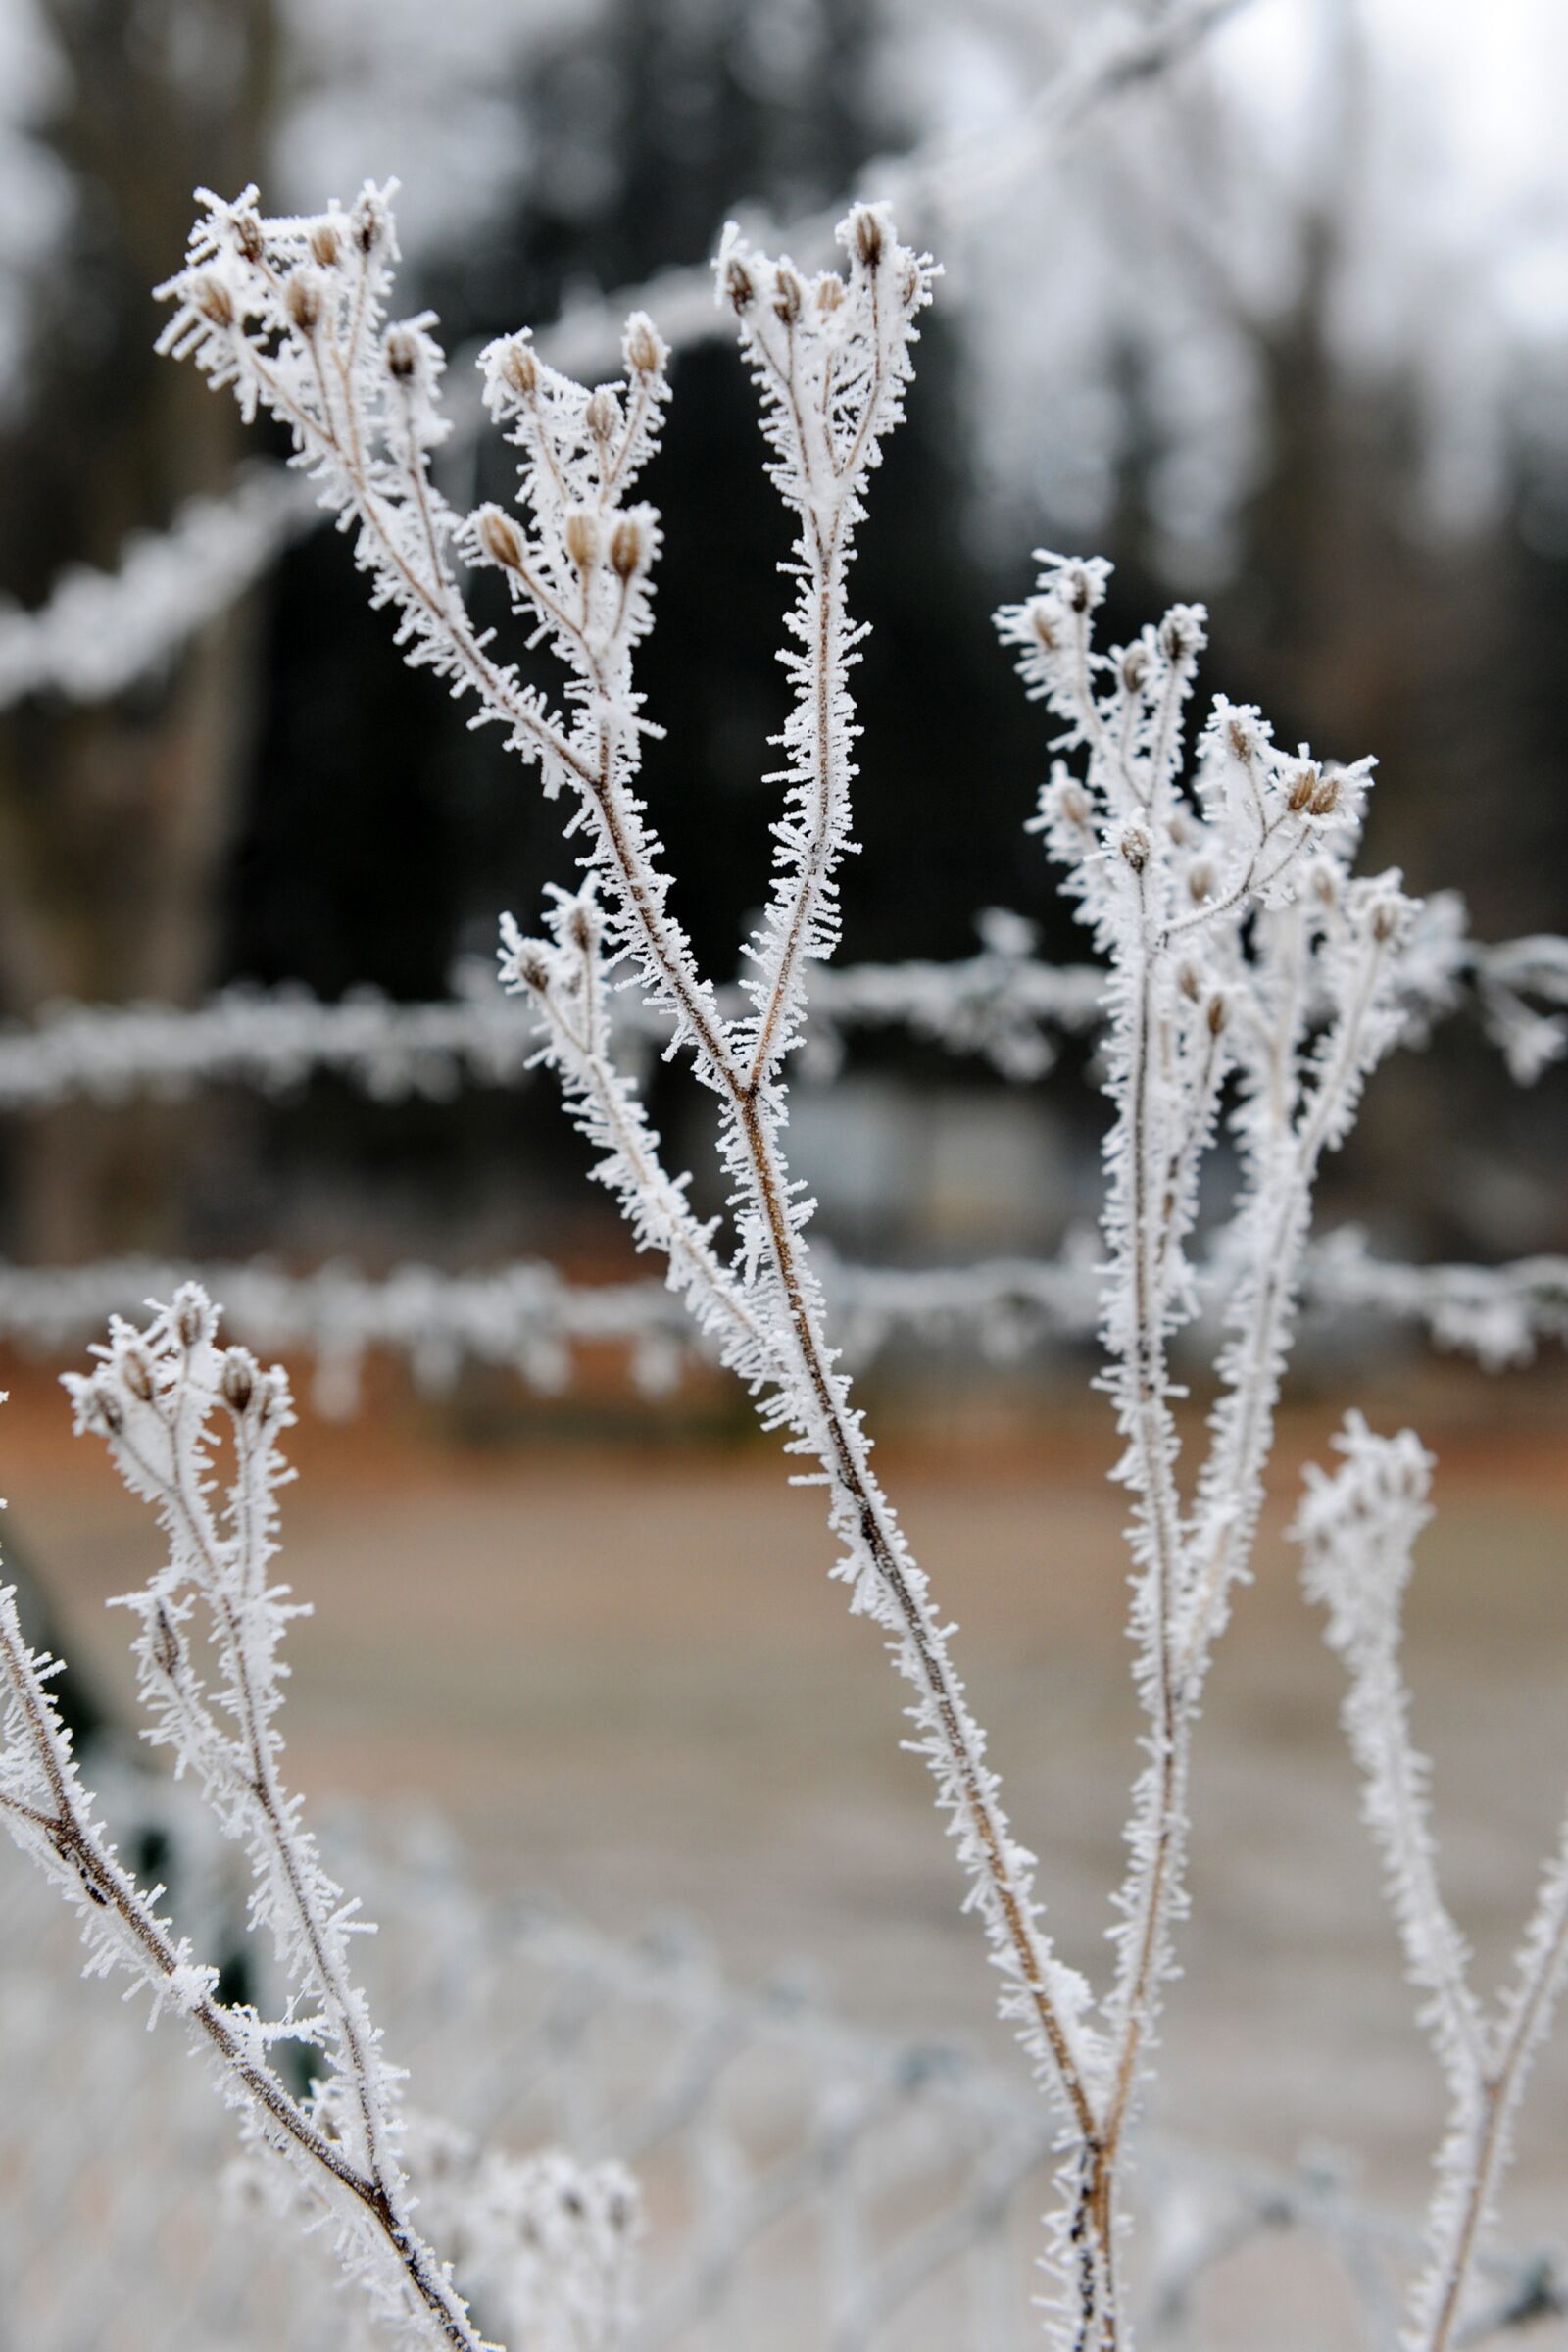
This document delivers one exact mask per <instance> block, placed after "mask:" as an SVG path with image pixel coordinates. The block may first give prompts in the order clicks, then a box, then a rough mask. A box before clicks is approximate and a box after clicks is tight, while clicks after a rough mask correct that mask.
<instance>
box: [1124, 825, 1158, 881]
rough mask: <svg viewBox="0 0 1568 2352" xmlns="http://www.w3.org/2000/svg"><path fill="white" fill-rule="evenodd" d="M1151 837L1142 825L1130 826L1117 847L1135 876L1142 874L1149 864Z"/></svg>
mask: <svg viewBox="0 0 1568 2352" xmlns="http://www.w3.org/2000/svg"><path fill="white" fill-rule="evenodd" d="M1150 846H1151V845H1150V839H1149V835H1148V834H1147V833H1146V832H1145V831H1144V828H1143V826H1142V825H1129V826H1128V827H1127V830H1126V831H1125V832H1124V833H1123V835H1122V837H1121V840H1120V842H1119V843H1118V844H1117V847H1118V848H1119V849H1120V851H1121V854H1122V856H1123V857H1124V858H1126V860H1127V862H1128V864H1129V865H1130V866H1131V867H1132V869H1133V872H1134V873H1135V874H1141V873H1142V872H1143V870H1144V868H1145V866H1146V865H1147V864H1148V863H1149V852H1150Z"/></svg>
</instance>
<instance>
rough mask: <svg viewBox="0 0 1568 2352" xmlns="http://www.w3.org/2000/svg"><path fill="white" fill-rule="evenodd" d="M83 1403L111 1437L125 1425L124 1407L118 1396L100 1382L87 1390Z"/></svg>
mask: <svg viewBox="0 0 1568 2352" xmlns="http://www.w3.org/2000/svg"><path fill="white" fill-rule="evenodd" d="M84 1401H85V1403H86V1406H87V1410H88V1412H89V1413H91V1414H92V1415H93V1416H94V1418H95V1419H97V1420H99V1421H101V1422H102V1424H103V1426H104V1428H105V1429H107V1430H108V1432H109V1434H110V1436H111V1437H118V1436H119V1435H120V1433H121V1431H122V1430H123V1428H124V1426H125V1415H124V1409H123V1406H122V1404H121V1401H120V1398H119V1397H117V1396H116V1395H115V1394H114V1392H113V1391H112V1390H110V1389H106V1388H104V1387H103V1386H102V1385H101V1384H100V1385H99V1386H96V1387H94V1388H91V1389H89V1390H88V1392H87V1395H86V1397H85V1400H84Z"/></svg>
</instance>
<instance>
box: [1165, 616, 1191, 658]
mask: <svg viewBox="0 0 1568 2352" xmlns="http://www.w3.org/2000/svg"><path fill="white" fill-rule="evenodd" d="M1159 650H1160V652H1161V653H1162V654H1163V655H1164V657H1165V659H1166V661H1167V662H1173V663H1180V662H1185V661H1186V660H1187V657H1188V655H1189V654H1191V653H1192V651H1193V637H1192V632H1191V630H1190V629H1189V628H1188V627H1187V624H1186V622H1185V621H1184V620H1183V619H1182V618H1181V617H1180V615H1179V614H1178V613H1166V615H1165V617H1164V619H1163V620H1162V621H1161V622H1160V624H1159Z"/></svg>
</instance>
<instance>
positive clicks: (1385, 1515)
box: [1295, 1413, 1568, 2352]
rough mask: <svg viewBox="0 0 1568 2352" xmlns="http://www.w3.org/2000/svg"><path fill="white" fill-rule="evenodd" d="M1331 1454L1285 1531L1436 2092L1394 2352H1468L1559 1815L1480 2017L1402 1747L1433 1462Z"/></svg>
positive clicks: (1564, 1907) (1555, 1938) (1564, 1903)
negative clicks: (1333, 1684)
mask: <svg viewBox="0 0 1568 2352" xmlns="http://www.w3.org/2000/svg"><path fill="white" fill-rule="evenodd" d="M1337 1444H1338V1446H1339V1448H1340V1450H1341V1452H1342V1453H1343V1454H1344V1455H1345V1457H1346V1458H1345V1464H1344V1467H1343V1468H1342V1469H1341V1470H1340V1471H1339V1472H1338V1473H1337V1474H1336V1475H1335V1476H1334V1477H1333V1478H1328V1477H1326V1476H1325V1475H1324V1474H1323V1472H1321V1471H1315V1470H1314V1471H1309V1472H1308V1478H1307V1490H1306V1495H1305V1498H1304V1500H1303V1502H1302V1504H1301V1508H1300V1512H1299V1516H1298V1519H1297V1523H1296V1529H1295V1533H1296V1537H1297V1540H1298V1541H1299V1544H1301V1546H1302V1550H1303V1553H1304V1565H1303V1576H1304V1580H1305V1584H1306V1589H1307V1592H1308V1593H1309V1594H1310V1595H1311V1597H1312V1598H1313V1599H1314V1600H1317V1601H1320V1602H1321V1603H1322V1604H1323V1606H1324V1607H1325V1608H1326V1610H1327V1612H1328V1624H1327V1628H1326V1634H1327V1639H1328V1642H1329V1644H1330V1646H1331V1647H1332V1648H1333V1649H1335V1650H1336V1651H1337V1652H1338V1653H1339V1655H1340V1656H1341V1657H1342V1658H1343V1659H1344V1661H1345V1664H1346V1668H1347V1670H1348V1674H1349V1677H1350V1689H1349V1694H1348V1697H1347V1699H1346V1702H1345V1728H1346V1733H1347V1736H1348V1740H1349V1743H1350V1748H1351V1751H1352V1753H1353V1755H1354V1757H1355V1760H1356V1763H1357V1764H1358V1765H1359V1767H1360V1769H1361V1774H1362V1778H1363V1782H1364V1795H1363V1811H1364V1813H1365V1817H1366V1822H1367V1826H1368V1828H1369V1829H1370V1830H1371V1832H1372V1835H1373V1838H1375V1839H1376V1841H1377V1845H1378V1849H1379V1852H1380V1853H1381V1855H1382V1858H1383V1865H1384V1876H1385V1881H1386V1885H1387V1888H1388V1895H1389V1901H1390V1904H1391V1906H1392V1908H1393V1911H1394V1915H1395V1919H1396V1921H1397V1925H1398V1930H1399V1936H1400V1938H1401V1941H1402V1943H1403V1945H1404V1956H1405V1965H1406V1968H1407V1970H1408V1973H1409V1977H1410V1982H1411V1984H1412V1985H1415V1987H1416V1989H1417V1990H1418V1991H1419V1992H1420V1993H1421V1995H1422V2010H1421V2022H1422V2024H1423V2025H1424V2026H1425V2027H1426V2029H1427V2031H1428V2033H1429V2034H1430V2035H1431V2038H1432V2045H1433V2048H1434V2050H1435V2051H1436V2053H1437V2057H1438V2061H1439V2063H1440V2065H1441V2066H1442V2068H1443V2072H1444V2076H1445V2079H1446V2083H1447V2087H1448V2098H1449V2113H1448V2126H1447V2131H1446V2136H1445V2139H1444V2142H1443V2147H1442V2150H1441V2152H1440V2154H1439V2158H1438V2185H1437V2189H1436V2191H1435V2194H1434V2196H1433V2200H1432V2210H1431V2217H1430V2221H1429V2224H1428V2233H1427V2235H1428V2260H1427V2263H1426V2266H1425V2268H1424V2270H1423V2271H1422V2273H1421V2276H1420V2278H1419V2279H1418V2280H1417V2283H1416V2286H1415V2290H1414V2293H1413V2295H1412V2298H1411V2304H1410V2311H1409V2317H1408V2322H1407V2325H1406V2327H1405V2330H1404V2333H1403V2335H1402V2337H1401V2342H1402V2343H1403V2345H1404V2346H1405V2347H1406V2352H1446V2348H1447V2347H1448V2346H1449V2345H1451V2344H1455V2343H1460V2342H1468V2341H1470V2340H1471V2338H1470V2336H1469V2334H1468V2333H1467V2331H1466V2323H1467V2322H1468V2321H1470V2320H1471V2319H1473V2318H1474V2317H1475V2308H1476V2304H1477V2302H1478V2300H1479V2296H1478V2288H1477V2281H1476V2279H1475V2278H1474V2271H1475V2265H1476V2258H1477V2254H1478V2251H1479V2248H1480V2243H1481V2240H1482V2237H1483V2235H1484V2233H1485V2232H1486V2230H1487V2229H1488V2228H1489V2227H1490V2225H1491V2224H1492V2222H1493V2220H1494V2218H1495V2215H1494V2208H1495V2197H1496V2192H1497V2188H1498V2184H1499V2182H1500V2180H1501V2177H1502V2174H1503V2171H1504V2169H1505V2167H1506V2165H1507V2162H1508V2158H1509V2154H1510V2152H1511V2147H1510V2143H1511V2137H1512V2131H1513V2124H1514V2118H1515V2115H1516V2113H1517V2110H1518V2106H1519V2101H1520V2099H1521V2097H1522V2096H1523V2093H1524V2088H1525V2082H1526V2078H1527V2076H1528V2074H1529V2071H1530V2064H1531V2060H1532V2059H1533V2058H1534V2056H1535V2054H1536V2052H1537V2050H1538V2049H1539V2047H1540V2045H1541V2043H1542V2041H1543V2040H1544V2036H1545V2034H1546V2030H1547V2027H1548V2026H1549V2024H1550V2021H1551V2012H1552V2009H1553V2006H1554V2004H1555V2002H1556V2000H1557V1997H1558V1994H1559V1992H1560V1990H1561V1986H1562V1976H1563V1966H1564V1961H1565V1960H1568V1817H1565V1820H1564V1825H1563V1829H1562V1831H1561V1833H1560V1835H1559V1839H1558V1844H1557V1849H1556V1851H1555V1852H1554V1853H1553V1854H1552V1855H1551V1857H1550V1858H1549V1859H1548V1861H1547V1863H1546V1865H1545V1868H1544V1871H1543V1874H1542V1879H1541V1886H1540V1890H1539V1892H1538V1894H1537V1896H1536V1902H1535V1908H1534V1910H1533V1912H1532V1914H1531V1918H1530V1922H1529V1925H1528V1927H1527V1929H1526V1931H1525V1936H1524V1940H1523V1943H1522V1944H1521V1946H1520V1949H1519V1953H1518V1956H1517V1958H1516V1960H1515V1962H1514V1965H1513V1969H1512V1972H1511V1974H1510V1977H1509V1980H1508V1982H1507V1983H1506V1984H1505V1985H1504V1986H1503V1988H1502V1990H1501V1992H1500V1994H1499V1995H1498V1997H1497V1999H1496V2000H1495V2002H1494V2003H1493V2004H1492V2005H1491V2007H1490V2009H1489V2008H1488V2007H1487V2006H1485V2005H1484V2004H1483V2003H1482V2002H1481V2001H1480V2000H1479V1999H1478V1998H1477V1996H1476V1994H1475V1992H1474V1990H1473V1989H1472V1986H1471V1982H1470V1953H1469V1949H1468V1947H1467V1945H1466V1944H1465V1941H1464V1938H1463V1937H1462V1936H1461V1935H1460V1933H1459V1931H1458V1929H1457V1928H1456V1927H1455V1925H1454V1923H1453V1920H1452V1918H1451V1917H1450V1915H1449V1913H1448V1910H1447V1908H1446V1904H1445V1903H1444V1900H1443V1895H1442V1891H1441V1888H1440V1887H1439V1883H1438V1869H1437V1848H1436V1845H1435V1843H1434V1840H1433V1836H1432V1829H1431V1823H1430V1796H1429V1791H1430V1781H1431V1772H1430V1767H1429V1765H1428V1763H1427V1761H1426V1758H1425V1757H1424V1756H1421V1755H1419V1754H1417V1752H1416V1750H1415V1748H1414V1746H1413V1745H1412V1743H1411V1739H1410V1726H1409V1699H1408V1696H1407V1694H1406V1691H1405V1687H1404V1680H1403V1676H1402V1674H1401V1672H1400V1667H1399V1635H1400V1614H1401V1608H1402V1603H1403V1598H1404V1589H1405V1586H1406V1584H1407V1582H1408V1580H1409V1575H1410V1568H1411V1554H1412V1550H1413V1547H1414V1545H1415V1542H1416V1539H1417V1537H1418V1536H1419V1535H1420V1533H1421V1530H1422V1529H1423V1527H1425V1525H1426V1523H1427V1521H1428V1520H1429V1518H1430V1517H1431V1515H1432V1514H1431V1509H1430V1505H1429V1496H1430V1491H1431V1475H1432V1460H1431V1456H1430V1455H1429V1454H1427V1453H1426V1452H1425V1451H1424V1450H1423V1449H1422V1447H1421V1446H1420V1444H1419V1442H1418V1441H1417V1439H1416V1438H1415V1437H1414V1436H1413V1435H1412V1433H1411V1432H1410V1431H1409V1430H1405V1431H1403V1432H1402V1433H1401V1434H1400V1435H1399V1436H1398V1437H1397V1438H1380V1437H1376V1436H1374V1434H1373V1433H1372V1431H1371V1430H1369V1429H1368V1427H1367V1425H1366V1423H1365V1421H1364V1420H1362V1418H1361V1416H1360V1415H1359V1414H1357V1413H1352V1414H1351V1415H1350V1416H1349V1418H1348V1420H1347V1422H1346V1425H1345V1429H1344V1432H1343V1434H1342V1435H1341V1437H1340V1438H1339V1439H1338V1440H1337Z"/></svg>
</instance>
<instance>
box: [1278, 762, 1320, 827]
mask: <svg viewBox="0 0 1568 2352" xmlns="http://www.w3.org/2000/svg"><path fill="white" fill-rule="evenodd" d="M1317 787H1318V772H1317V769H1316V768H1315V767H1314V766H1313V765H1312V763H1311V761H1310V760H1303V761H1302V762H1301V765H1300V766H1299V768H1298V769H1297V771H1296V774H1295V776H1294V778H1293V779H1292V783H1291V789H1290V791H1289V792H1288V793H1287V794H1286V796H1285V806H1286V808H1287V809H1290V811H1291V813H1292V815H1293V816H1299V814H1300V812H1301V810H1302V809H1306V808H1309V807H1310V806H1311V803H1312V799H1313V795H1314V794H1315V793H1316V791H1317Z"/></svg>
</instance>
